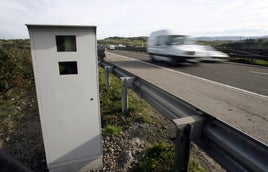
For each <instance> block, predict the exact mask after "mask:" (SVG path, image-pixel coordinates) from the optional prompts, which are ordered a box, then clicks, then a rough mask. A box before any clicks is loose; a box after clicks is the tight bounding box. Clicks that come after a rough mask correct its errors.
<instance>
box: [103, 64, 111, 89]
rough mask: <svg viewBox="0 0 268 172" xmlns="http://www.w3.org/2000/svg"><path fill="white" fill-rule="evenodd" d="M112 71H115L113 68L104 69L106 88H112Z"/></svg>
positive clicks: (106, 67)
mask: <svg viewBox="0 0 268 172" xmlns="http://www.w3.org/2000/svg"><path fill="white" fill-rule="evenodd" d="M112 70H113V67H112V66H105V67H104V71H105V83H106V87H109V86H110V72H112Z"/></svg>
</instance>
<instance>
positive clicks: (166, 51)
mask: <svg viewBox="0 0 268 172" xmlns="http://www.w3.org/2000/svg"><path fill="white" fill-rule="evenodd" d="M147 53H148V54H149V55H150V57H151V60H152V61H167V62H170V63H172V64H176V63H178V62H192V63H196V62H200V61H225V59H226V58H227V57H228V55H227V54H225V53H223V52H220V51H217V50H215V49H214V48H212V47H210V46H204V45H197V43H196V40H195V39H194V38H192V37H189V36H186V35H179V34H177V33H175V32H172V31H169V30H159V31H155V32H152V33H151V34H150V36H149V38H148V40H147Z"/></svg>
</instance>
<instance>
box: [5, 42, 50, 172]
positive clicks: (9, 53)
mask: <svg viewBox="0 0 268 172" xmlns="http://www.w3.org/2000/svg"><path fill="white" fill-rule="evenodd" d="M10 42H11V41H10ZM13 43H14V42H13ZM3 47H4V48H3V49H2V48H0V66H1V71H0V148H1V149H3V150H4V151H6V152H9V153H10V154H11V155H12V156H14V157H15V158H16V159H18V160H19V161H21V162H22V163H23V164H24V165H26V166H27V167H29V168H31V169H32V170H33V171H45V170H46V169H47V167H46V161H45V153H44V147H43V141H42V134H41V128H40V120H39V116H38V106H37V101H36V94H35V88H34V80H33V70H32V65H31V53H30V49H25V48H19V46H16V47H13V46H9V47H8V46H7V47H5V46H3Z"/></svg>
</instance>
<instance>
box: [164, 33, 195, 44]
mask: <svg viewBox="0 0 268 172" xmlns="http://www.w3.org/2000/svg"><path fill="white" fill-rule="evenodd" d="M193 44H196V41H195V39H193V38H191V37H188V36H184V35H171V36H169V45H193Z"/></svg>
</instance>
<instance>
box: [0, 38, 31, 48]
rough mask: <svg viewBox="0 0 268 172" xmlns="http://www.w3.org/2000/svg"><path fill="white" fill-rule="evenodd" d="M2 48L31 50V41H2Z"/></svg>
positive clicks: (0, 46)
mask: <svg viewBox="0 0 268 172" xmlns="http://www.w3.org/2000/svg"><path fill="white" fill-rule="evenodd" d="M0 48H3V49H6V50H8V49H28V50H29V49H30V40H29V39H10V40H5V39H0Z"/></svg>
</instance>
